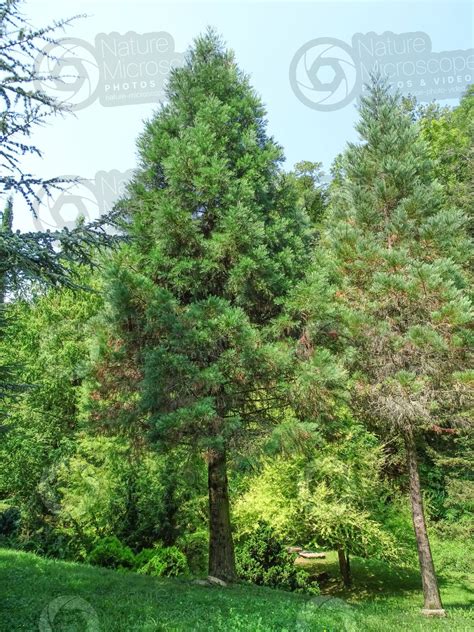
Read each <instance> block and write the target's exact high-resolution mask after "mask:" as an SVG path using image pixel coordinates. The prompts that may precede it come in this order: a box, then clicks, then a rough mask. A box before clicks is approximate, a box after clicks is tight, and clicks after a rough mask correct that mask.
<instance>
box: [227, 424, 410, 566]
mask: <svg viewBox="0 0 474 632" xmlns="http://www.w3.org/2000/svg"><path fill="white" fill-rule="evenodd" d="M382 466H383V458H382V452H381V449H380V447H379V446H378V443H377V440H376V439H375V437H374V436H373V435H371V434H370V433H368V432H366V431H365V430H364V429H363V428H362V427H361V426H360V425H358V424H354V423H353V422H352V421H350V420H346V422H345V424H341V425H340V426H339V431H338V434H337V438H336V437H335V441H334V442H324V441H323V440H322V439H320V440H319V445H318V446H317V447H313V448H311V449H310V448H309V447H307V449H306V454H295V455H293V456H292V457H288V456H286V457H284V458H281V457H280V458H273V459H271V460H270V459H268V460H266V461H265V462H264V464H263V467H262V470H261V471H260V472H259V473H258V475H257V476H255V478H253V479H249V480H248V481H247V486H248V487H247V490H246V491H245V492H244V493H243V494H242V495H241V496H240V497H238V498H237V500H236V503H235V520H236V524H237V526H238V530H239V533H243V534H245V533H249V532H251V530H252V525H254V524H255V522H256V521H258V520H264V521H265V522H267V523H269V524H271V525H272V527H273V528H274V529H275V531H276V532H277V533H278V534H279V535H280V536H281V537H283V538H285V539H286V541H287V542H292V543H299V544H302V545H303V546H308V547H309V546H314V545H315V546H320V547H324V548H326V549H336V548H338V547H342V548H344V549H345V550H347V551H349V552H350V553H352V554H354V555H360V556H363V557H376V558H379V559H384V560H388V561H391V562H394V561H400V558H401V557H402V556H403V557H406V544H407V543H409V544H412V540H411V538H410V533H411V522H410V518H409V516H408V515H407V514H406V512H401V510H400V507H399V504H400V503H399V499H398V498H395V499H392V502H391V504H388V503H387V498H388V497H389V496H390V495H391V494H392V490H391V488H390V486H388V485H387V483H386V482H385V481H384V480H383V478H382ZM395 519H396V520H397V528H396V529H393V530H392V529H389V528H387V526H386V523H391V522H392V521H393V520H395ZM392 526H394V525H392ZM410 559H411V558H410Z"/></svg>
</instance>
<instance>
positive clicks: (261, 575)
mask: <svg viewBox="0 0 474 632" xmlns="http://www.w3.org/2000/svg"><path fill="white" fill-rule="evenodd" d="M236 563H237V573H238V574H239V576H240V577H241V578H242V579H244V580H246V581H249V582H252V583H254V584H258V585H260V586H269V587H271V588H283V589H285V590H292V591H300V592H303V591H304V592H310V593H312V594H317V593H318V592H319V588H318V586H317V585H316V584H314V583H311V582H310V581H309V578H308V575H307V573H306V572H305V571H303V570H301V569H298V568H297V567H296V566H295V564H294V556H293V555H292V554H291V553H288V551H287V548H286V545H285V543H284V542H283V540H282V539H281V538H280V537H279V536H278V535H277V534H276V533H275V532H274V530H273V529H272V528H271V527H270V526H269V525H267V524H265V523H259V524H258V526H257V528H256V529H255V531H254V532H253V533H252V534H250V536H248V537H247V538H246V539H245V540H244V541H243V542H242V543H241V545H240V546H238V547H237V551H236Z"/></svg>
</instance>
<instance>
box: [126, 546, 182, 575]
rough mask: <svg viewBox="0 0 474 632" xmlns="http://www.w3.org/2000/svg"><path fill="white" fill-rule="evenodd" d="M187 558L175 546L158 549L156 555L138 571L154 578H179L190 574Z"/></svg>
mask: <svg viewBox="0 0 474 632" xmlns="http://www.w3.org/2000/svg"><path fill="white" fill-rule="evenodd" d="M188 571H189V569H188V562H187V560H186V556H185V555H184V553H182V552H181V551H180V550H179V549H178V548H176V547H175V546H168V547H163V548H156V549H155V555H154V556H153V557H152V558H151V559H150V560H149V561H148V562H147V563H146V564H145V565H144V566H142V568H141V569H140V570H139V571H138V572H139V573H141V574H142V575H152V576H153V577H177V576H178V575H186V574H187V573H188Z"/></svg>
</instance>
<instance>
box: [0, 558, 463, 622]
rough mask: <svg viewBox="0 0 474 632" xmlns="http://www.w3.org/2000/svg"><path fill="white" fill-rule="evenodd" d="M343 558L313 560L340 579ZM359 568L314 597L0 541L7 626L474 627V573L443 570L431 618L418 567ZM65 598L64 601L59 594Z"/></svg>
mask: <svg viewBox="0 0 474 632" xmlns="http://www.w3.org/2000/svg"><path fill="white" fill-rule="evenodd" d="M335 562H336V560H335V558H334V555H333V554H332V553H331V554H328V558H327V559H326V560H320V561H319V560H318V564H317V565H314V566H316V571H317V572H321V570H327V571H328V572H329V573H330V574H331V575H332V576H333V577H334V578H335V576H336V563H335ZM352 568H353V573H354V581H355V586H356V588H354V589H353V590H351V591H344V590H343V589H342V588H341V586H340V584H339V582H338V581H336V579H333V580H332V581H330V582H329V584H328V586H327V593H328V595H331V598H329V597H324V598H316V601H314V600H312V599H311V598H309V597H307V596H303V595H296V594H291V593H287V592H283V591H277V590H271V589H265V588H260V587H255V586H248V585H235V586H232V587H228V588H216V587H213V588H211V587H205V586H198V585H195V584H193V583H192V582H191V581H190V580H184V579H183V580H173V579H155V578H151V577H145V576H141V575H136V574H133V573H119V572H114V571H109V570H106V569H99V568H93V567H90V566H87V565H83V564H73V563H67V562H59V561H55V560H50V559H44V558H40V557H38V556H35V555H33V554H31V553H23V552H17V551H12V550H7V549H0V595H1V602H0V630H2V631H3V630H5V631H8V632H10V631H15V630H28V631H32V630H38V629H40V630H41V632H51V631H52V630H54V631H55V632H59V631H66V630H68V631H69V632H72V631H73V630H74V632H80V631H85V630H88V631H89V632H98V631H99V630H100V631H101V632H112V631H114V632H115V631H117V632H121V631H123V632H125V631H127V632H132V631H134V630H140V631H141V630H143V631H150V632H151V631H152V630H153V631H164V630H165V631H167V632H168V631H170V632H172V631H180V632H181V631H182V632H184V631H186V632H190V631H194V630H196V631H200V630H202V631H204V630H206V631H208V630H210V631H214V630H216V631H224V630H225V631H229V632H231V631H232V632H234V631H235V632H239V631H246V632H247V631H248V632H272V631H277V630H279V631H280V632H283V631H285V630H286V631H288V632H290V631H291V632H292V631H293V630H308V631H310V630H311V631H315V632H323V631H324V630H326V631H327V632H336V631H337V632H340V631H343V630H347V631H352V630H354V631H359V630H360V631H364V632H365V631H366V630H367V631H369V632H370V631H380V632H390V631H392V630H393V631H396V632H398V631H403V630H406V631H410V632H412V631H413V632H416V631H417V630H427V631H428V630H429V631H430V632H431V630H434V631H436V630H446V631H448V630H449V631H450V632H451V631H466V632H467V631H471V630H473V629H474V614H473V611H472V609H470V607H469V597H470V595H469V586H468V584H467V582H468V578H467V576H465V575H463V574H462V573H458V574H456V575H452V576H450V577H448V576H447V575H446V576H444V575H443V576H442V578H441V586H442V591H443V598H444V603H445V607H446V608H447V610H448V617H447V618H446V619H444V620H426V619H425V618H424V617H423V616H422V615H421V614H420V606H421V595H420V590H419V581H418V578H417V576H416V574H415V573H410V572H409V571H392V570H390V569H388V567H386V566H385V565H383V564H377V563H375V562H365V561H362V560H357V559H354V560H353V561H352ZM61 597H63V598H64V599H63V600H62V601H61V600H59V601H55V600H57V599H58V598H61ZM69 597H70V598H74V599H75V601H74V600H72V601H69V602H68V603H69V608H68V606H67V603H66V605H65V604H64V601H68V600H67V598H69ZM325 599H329V600H328V601H324V600H325ZM81 600H84V601H81ZM60 606H63V607H62V608H60ZM471 606H472V602H471ZM56 610H57V612H56ZM48 616H49V621H50V623H51V624H49V623H48ZM53 619H54V623H53V622H52V621H53ZM87 621H89V624H90V625H89V627H87ZM40 623H41V625H40ZM94 623H97V624H98V625H93V624H94Z"/></svg>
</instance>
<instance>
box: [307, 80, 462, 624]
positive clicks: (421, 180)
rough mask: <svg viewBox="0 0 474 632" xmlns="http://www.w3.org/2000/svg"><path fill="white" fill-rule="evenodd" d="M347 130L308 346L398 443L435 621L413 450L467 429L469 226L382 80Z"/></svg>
mask: <svg viewBox="0 0 474 632" xmlns="http://www.w3.org/2000/svg"><path fill="white" fill-rule="evenodd" d="M356 129H357V131H358V132H359V135H360V138H361V142H360V143H358V144H350V145H349V147H348V149H347V150H346V152H345V153H344V155H343V156H342V159H341V160H340V163H339V164H340V169H339V173H338V174H337V177H336V180H335V183H334V185H333V187H332V191H331V200H330V212H329V219H328V226H327V229H326V231H325V234H324V236H323V238H322V253H321V257H320V260H321V261H323V260H324V263H325V266H326V267H325V272H324V274H325V278H326V279H327V280H328V283H330V284H332V287H333V301H334V303H333V310H332V319H333V322H332V324H331V323H330V324H329V325H328V324H327V323H321V322H319V320H318V318H319V316H318V314H317V313H314V314H313V316H312V327H311V331H312V336H313V344H314V340H317V339H318V336H319V337H320V336H321V331H323V328H322V324H324V325H325V327H326V329H327V327H329V326H330V327H331V328H332V332H333V335H332V336H331V339H330V340H329V339H328V338H327V339H326V343H325V344H326V345H328V346H329V347H331V348H332V349H333V351H334V352H335V353H336V354H340V355H341V356H342V357H344V359H345V362H346V366H347V367H348V368H349V369H350V371H351V380H352V387H351V397H352V404H353V406H354V410H355V411H356V412H357V413H358V416H359V418H360V419H361V420H365V421H367V422H368V423H369V424H373V425H374V426H375V427H377V428H378V430H379V432H380V433H381V434H382V436H384V437H385V439H387V438H388V437H392V438H393V437H394V436H395V437H398V438H399V439H400V440H401V442H402V445H404V449H405V455H406V464H407V473H408V482H409V493H410V499H411V508H412V516H413V526H414V531H415V536H416V542H417V547H418V556H419V562H420V569H421V577H422V583H423V592H424V612H425V613H426V614H443V613H444V611H443V609H442V604H441V599H440V594H439V589H438V584H437V579H436V575H435V570H434V565H433V560H432V555H431V551H430V544H429V540H428V534H427V527H426V522H425V516H424V510H423V499H422V491H421V487H420V477H419V471H418V465H417V446H419V445H420V443H421V442H423V440H424V437H425V436H426V434H427V433H429V432H432V431H433V429H436V428H443V427H452V426H454V425H458V426H465V425H466V423H467V414H466V410H467V406H468V399H469V372H468V367H469V348H471V349H472V334H471V337H470V335H469V323H472V308H471V305H470V303H469V300H468V292H467V287H468V280H467V278H466V271H465V270H466V262H467V259H468V256H469V254H470V244H469V241H468V238H467V233H466V218H465V217H464V216H463V214H462V212H460V211H459V210H457V209H455V208H452V207H451V206H450V205H449V202H448V201H447V200H448V198H447V196H446V195H445V193H444V191H443V189H442V187H441V185H440V184H439V183H438V182H437V181H436V180H435V178H434V176H433V163H432V162H431V161H430V159H429V154H428V148H427V146H426V144H425V142H424V141H423V140H422V139H421V137H420V133H419V128H418V127H417V125H416V124H415V123H414V122H412V121H411V120H410V118H409V116H407V114H406V113H404V111H403V108H402V106H401V104H400V99H399V97H398V96H391V95H390V92H389V88H388V86H387V84H386V83H385V82H384V81H383V80H381V79H374V82H373V85H372V86H371V89H370V91H369V93H368V95H367V96H365V97H364V98H362V100H361V105H360V120H359V122H358V124H357V128H356ZM316 276H317V275H316ZM338 320H339V322H337V321H338ZM471 379H472V375H471ZM471 394H472V391H471Z"/></svg>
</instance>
